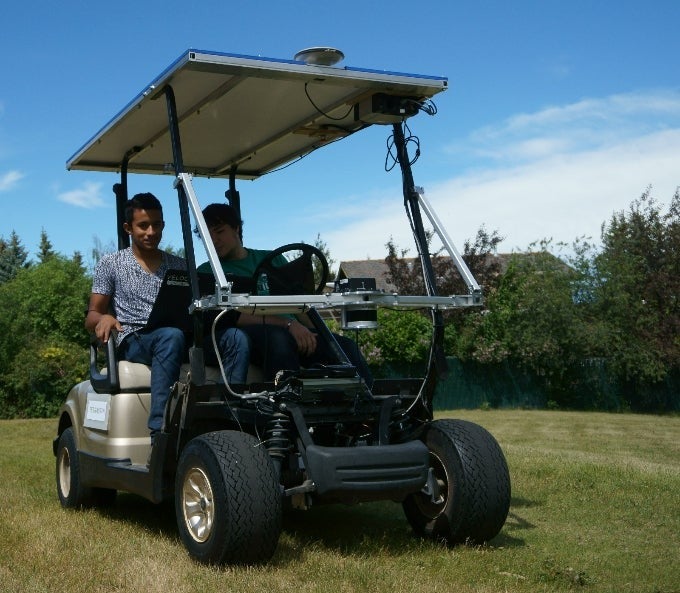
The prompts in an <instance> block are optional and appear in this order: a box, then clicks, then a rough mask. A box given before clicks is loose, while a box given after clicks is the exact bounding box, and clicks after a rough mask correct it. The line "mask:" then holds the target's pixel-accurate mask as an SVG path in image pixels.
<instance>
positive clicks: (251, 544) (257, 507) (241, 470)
mask: <svg viewBox="0 0 680 593" xmlns="http://www.w3.org/2000/svg"><path fill="white" fill-rule="evenodd" d="M175 510H176V515H177V526H178V529H179V533H180V537H181V538H182V541H183V542H184V545H185V546H186V548H187V550H188V551H189V554H191V556H193V557H194V558H195V559H196V560H199V561H200V562H204V563H208V564H221V563H235V564H255V563H259V562H265V561H267V560H269V559H270V558H271V557H272V555H273V554H274V551H275V550H276V545H277V543H278V540H279V535H280V533H281V494H280V492H279V483H278V479H277V477H276V473H275V471H274V465H273V464H272V462H271V459H270V457H269V454H268V453H267V451H266V449H264V448H263V447H261V446H258V441H257V440H256V439H255V438H254V437H252V436H251V435H248V434H245V433H242V432H235V431H226V430H225V431H219V432H212V433H208V434H204V435H201V436H199V437H196V438H195V439H193V440H192V441H190V442H189V444H188V445H187V446H186V447H185V448H184V450H183V451H182V454H181V456H180V460H179V465H178V468H177V478H176V483H175Z"/></svg>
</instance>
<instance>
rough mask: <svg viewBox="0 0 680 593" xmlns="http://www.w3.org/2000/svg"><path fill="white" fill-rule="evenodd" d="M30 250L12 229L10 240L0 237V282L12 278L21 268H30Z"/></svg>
mask: <svg viewBox="0 0 680 593" xmlns="http://www.w3.org/2000/svg"><path fill="white" fill-rule="evenodd" d="M27 260H28V252H27V251H26V249H25V248H24V246H23V245H22V244H21V239H19V235H17V234H16V232H15V231H12V234H11V235H10V238H9V242H8V241H6V240H5V239H4V238H2V237H0V284H2V283H4V282H9V281H10V280H12V279H13V278H14V277H15V276H16V275H17V272H19V270H21V269H24V268H28V267H29V266H30V262H28V261H27Z"/></svg>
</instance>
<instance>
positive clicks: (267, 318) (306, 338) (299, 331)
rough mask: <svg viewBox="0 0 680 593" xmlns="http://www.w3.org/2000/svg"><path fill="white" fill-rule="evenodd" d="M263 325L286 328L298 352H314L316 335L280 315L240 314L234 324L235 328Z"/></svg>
mask: <svg viewBox="0 0 680 593" xmlns="http://www.w3.org/2000/svg"><path fill="white" fill-rule="evenodd" d="M257 323H260V324H262V323H265V324H267V325H278V326H279V327H284V328H287V329H288V331H289V332H290V334H291V335H292V336H293V339H294V340H295V343H296V344H297V347H298V350H299V352H300V353H301V354H305V355H309V354H311V353H312V352H314V351H315V350H316V334H315V333H314V332H312V331H310V330H309V329H307V328H306V327H305V326H304V325H302V323H300V322H299V321H297V319H293V318H292V317H282V316H280V315H252V314H250V313H241V315H240V316H239V318H238V321H237V322H236V325H237V326H240V327H243V326H244V325H253V324H257Z"/></svg>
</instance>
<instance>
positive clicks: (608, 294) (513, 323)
mask: <svg viewBox="0 0 680 593" xmlns="http://www.w3.org/2000/svg"><path fill="white" fill-rule="evenodd" d="M600 239H601V241H600V243H599V245H596V244H594V243H592V242H591V241H590V240H588V239H585V238H578V239H576V240H575V241H574V242H573V244H572V245H571V246H564V245H557V246H556V245H552V244H551V242H550V241H549V240H543V241H539V242H537V243H535V244H533V245H531V246H529V247H528V249H527V250H526V251H524V252H520V253H514V254H511V255H510V256H509V257H506V258H502V257H500V256H498V251H499V247H500V245H501V243H502V241H503V239H502V237H501V236H500V234H499V233H498V232H497V231H493V232H488V231H487V230H486V229H484V228H481V229H479V230H478V231H477V234H476V236H475V238H474V239H473V240H468V241H466V242H465V245H464V249H463V258H464V259H465V261H466V263H467V264H468V267H469V268H470V269H471V271H472V273H473V274H474V276H475V278H476V279H477V280H478V282H479V283H480V284H481V285H482V287H483V291H484V306H483V307H482V308H479V309H478V308H474V309H465V310H453V311H449V312H447V313H446V314H445V315H446V336H445V349H446V354H447V355H448V356H452V357H455V358H457V359H458V360H460V361H462V362H463V363H465V364H469V365H475V366H476V367H477V369H478V370H480V369H481V371H482V372H484V370H487V371H489V373H490V372H491V371H492V370H493V369H495V368H498V367H499V365H512V366H513V367H514V368H517V369H520V370H521V371H522V372H525V373H528V374H530V375H531V376H532V377H533V380H534V381H535V382H536V383H537V384H538V385H539V386H540V389H541V390H542V391H543V392H544V394H545V401H546V402H547V403H548V404H549V405H554V406H559V407H562V408H578V409H632V410H644V411H655V412H661V411H669V410H675V411H677V410H678V409H680V304H679V303H678V297H679V295H680V194H679V193H678V192H677V191H676V193H675V195H674V196H673V198H672V199H671V202H670V205H669V207H668V208H667V209H664V208H662V207H661V205H660V204H659V203H657V202H656V201H655V200H654V199H653V198H652V196H651V193H650V192H649V191H647V192H645V193H644V194H643V195H642V196H641V197H640V198H638V199H636V200H634V201H633V202H632V203H631V204H630V206H629V207H628V208H627V209H626V210H624V211H621V212H617V213H615V214H613V215H612V217H611V219H610V220H609V221H607V222H605V223H603V224H602V228H601V237H600ZM315 244H316V246H317V247H321V248H322V250H324V252H325V253H326V254H327V255H329V254H328V250H327V249H325V244H324V243H323V241H322V240H321V238H320V237H319V236H317V239H316V242H315ZM567 248H568V249H567ZM101 250H102V247H101V245H100V244H99V243H97V244H96V245H95V249H94V250H93V258H95V259H97V255H98V254H99V255H101V253H99V252H100V251H101ZM556 251H557V252H558V253H561V252H562V251H566V252H567V253H566V254H565V255H560V256H559V257H557V256H556V255H555V252H556ZM407 255H408V251H407V250H403V249H399V247H398V246H396V245H395V244H394V243H393V242H392V241H391V240H390V241H389V242H388V244H387V257H386V258H385V261H386V263H387V266H388V269H389V278H388V280H390V281H391V282H392V283H393V284H395V285H396V286H397V288H398V291H399V292H401V293H403V294H409V293H410V294H422V292H423V283H422V274H421V272H420V268H419V266H418V265H416V266H414V265H413V263H412V261H411V260H410V259H409V258H408V257H407ZM433 266H434V269H435V275H436V277H437V282H438V292H439V294H461V293H464V292H465V291H466V288H465V286H464V284H463V282H462V279H461V278H460V277H459V276H458V274H457V272H455V270H454V268H453V266H452V265H451V262H450V260H449V259H448V258H447V257H444V255H443V254H441V253H435V254H433ZM90 288H91V276H90V273H89V270H87V269H86V267H85V266H84V264H83V258H82V256H81V255H80V254H79V253H75V254H73V256H71V257H65V256H63V255H61V254H59V253H56V252H55V251H54V250H53V248H52V245H51V243H50V241H49V239H48V237H47V234H46V233H45V231H44V230H43V231H42V233H41V241H40V246H39V249H38V252H37V261H35V262H33V261H29V260H28V255H27V251H26V250H25V249H24V247H23V246H22V244H21V240H20V238H19V237H18V236H17V235H16V234H15V233H12V235H11V236H10V237H9V239H7V240H6V239H4V238H3V237H0V418H15V417H40V416H42V417H46V416H51V415H54V414H56V412H57V410H58V408H59V406H60V405H61V402H62V401H63V400H64V397H65V395H66V393H67V392H68V390H69V389H70V388H71V387H72V386H73V385H74V384H75V383H77V382H79V381H81V380H82V379H84V378H85V377H86V376H87V372H88V344H89V336H88V335H87V334H86V332H85V330H84V328H83V319H84V313H85V308H86V306H87V299H88V296H89V292H90ZM378 321H379V327H378V329H377V330H370V331H365V332H362V333H361V335H360V338H359V339H360V341H361V347H362V350H363V351H364V353H365V355H366V356H367V358H368V360H369V363H370V364H371V365H372V366H373V367H374V368H375V369H376V372H377V373H378V374H379V373H380V369H381V368H385V367H386V366H387V367H390V368H391V369H394V368H403V367H404V366H410V367H413V366H416V367H417V366H418V365H420V367H423V366H424V364H425V360H426V358H427V353H428V349H429V344H430V332H431V323H430V317H429V315H428V314H427V313H426V312H403V311H394V310H389V309H380V310H379V311H378ZM593 369H595V370H596V371H597V372H596V373H595V374H594V373H593ZM491 403H492V404H493V403H494V402H491Z"/></svg>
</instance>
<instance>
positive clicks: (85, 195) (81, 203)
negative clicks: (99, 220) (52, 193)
mask: <svg viewBox="0 0 680 593" xmlns="http://www.w3.org/2000/svg"><path fill="white" fill-rule="evenodd" d="M101 189H102V184H101V183H92V182H89V183H84V184H83V186H82V187H81V188H79V189H74V190H71V191H67V192H62V193H60V194H58V195H57V199H58V200H60V201H61V202H66V203H67V204H71V205H72V206H78V207H79V208H88V209H90V208H100V207H102V206H105V205H106V203H105V201H104V199H103V198H102V196H101Z"/></svg>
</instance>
